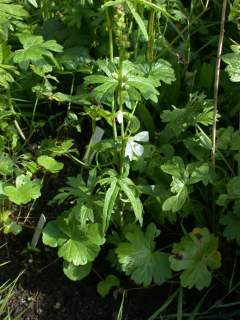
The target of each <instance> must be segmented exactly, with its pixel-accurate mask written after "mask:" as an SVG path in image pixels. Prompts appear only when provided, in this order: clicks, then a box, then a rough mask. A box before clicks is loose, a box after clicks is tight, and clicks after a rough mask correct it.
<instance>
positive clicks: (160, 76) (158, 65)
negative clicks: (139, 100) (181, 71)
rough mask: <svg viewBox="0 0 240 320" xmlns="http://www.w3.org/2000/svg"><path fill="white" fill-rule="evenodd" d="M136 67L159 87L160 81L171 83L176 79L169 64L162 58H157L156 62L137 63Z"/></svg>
mask: <svg viewBox="0 0 240 320" xmlns="http://www.w3.org/2000/svg"><path fill="white" fill-rule="evenodd" d="M138 68H139V69H140V70H141V71H142V72H143V73H144V75H145V76H146V77H147V78H148V79H149V80H150V81H151V82H152V83H153V84H154V86H155V87H159V86H160V85H161V82H165V83H167V84H171V83H172V82H173V81H175V80H176V77H175V74H174V70H173V68H172V66H171V64H170V63H169V62H168V61H166V60H163V59H159V60H157V62H155V63H151V64H141V65H138Z"/></svg>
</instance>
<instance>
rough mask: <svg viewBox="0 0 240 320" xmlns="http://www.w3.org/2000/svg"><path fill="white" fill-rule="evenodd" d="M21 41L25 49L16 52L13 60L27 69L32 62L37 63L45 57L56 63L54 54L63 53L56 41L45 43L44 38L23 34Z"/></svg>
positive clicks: (20, 36) (20, 37)
mask: <svg viewBox="0 0 240 320" xmlns="http://www.w3.org/2000/svg"><path fill="white" fill-rule="evenodd" d="M19 41H20V42H21V44H22V46H23V49H20V50H17V51H15V53H14V57H13V60H14V62H16V63H18V64H21V65H23V64H24V65H25V66H26V67H27V66H28V64H29V63H30V62H33V63H37V62H38V61H39V60H43V59H44V58H45V57H48V58H50V59H51V60H53V61H54V58H53V54H52V52H62V46H60V45H59V44H58V43H57V42H56V41H55V40H48V41H44V40H43V37H42V36H37V35H36V36H35V35H32V34H29V33H21V34H20V35H19ZM45 64H46V62H45Z"/></svg>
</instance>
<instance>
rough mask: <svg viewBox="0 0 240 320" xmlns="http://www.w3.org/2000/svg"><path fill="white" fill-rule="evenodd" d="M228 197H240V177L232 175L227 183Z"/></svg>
mask: <svg viewBox="0 0 240 320" xmlns="http://www.w3.org/2000/svg"><path fill="white" fill-rule="evenodd" d="M227 192H228V195H229V198H231V199H240V177H233V178H231V179H230V180H229V182H228V184H227Z"/></svg>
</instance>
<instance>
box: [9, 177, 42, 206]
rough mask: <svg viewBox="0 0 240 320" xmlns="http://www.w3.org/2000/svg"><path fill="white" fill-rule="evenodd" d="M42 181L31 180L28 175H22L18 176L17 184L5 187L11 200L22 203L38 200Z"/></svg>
mask: <svg viewBox="0 0 240 320" xmlns="http://www.w3.org/2000/svg"><path fill="white" fill-rule="evenodd" d="M40 190H41V183H40V182H39V181H38V180H30V178H29V177H28V176H24V175H20V176H18V177H17V178H16V187H15V186H6V187H4V192H5V194H6V196H7V197H8V198H9V200H10V201H12V202H14V203H16V204H18V205H21V204H27V203H28V202H30V201H32V200H36V199H37V198H39V197H40V196H41V191H40Z"/></svg>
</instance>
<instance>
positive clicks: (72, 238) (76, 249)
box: [43, 214, 105, 266]
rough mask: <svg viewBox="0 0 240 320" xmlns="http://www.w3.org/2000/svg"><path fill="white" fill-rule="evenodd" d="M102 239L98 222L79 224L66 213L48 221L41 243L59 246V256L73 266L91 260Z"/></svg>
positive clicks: (96, 253)
mask: <svg viewBox="0 0 240 320" xmlns="http://www.w3.org/2000/svg"><path fill="white" fill-rule="evenodd" d="M104 241H105V240H104V238H103V237H102V235H101V232H100V228H99V225H98V224H96V223H95V224H87V225H85V226H80V225H79V224H78V223H76V220H74V219H71V217H68V216H67V215H66V214H63V215H61V216H59V217H58V218H57V220H56V221H52V222H49V224H48V225H47V227H46V228H45V229H44V232H43V243H44V244H46V245H49V246H51V247H53V248H54V247H59V249H58V255H59V257H61V258H63V259H64V260H66V261H67V262H70V263H73V264H74V265H75V266H79V265H85V264H87V263H89V262H92V261H93V260H94V259H95V258H96V256H97V255H98V253H99V250H100V246H101V245H102V244H103V243H104Z"/></svg>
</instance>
